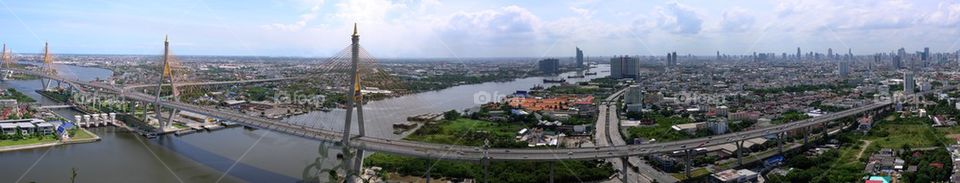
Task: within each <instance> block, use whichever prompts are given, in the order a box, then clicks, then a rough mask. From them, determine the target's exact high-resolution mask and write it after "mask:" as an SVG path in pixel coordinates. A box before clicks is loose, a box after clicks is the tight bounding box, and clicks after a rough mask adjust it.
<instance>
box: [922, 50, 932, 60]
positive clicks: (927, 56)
mask: <svg viewBox="0 0 960 183" xmlns="http://www.w3.org/2000/svg"><path fill="white" fill-rule="evenodd" d="M920 60H923V61H930V47H924V48H923V54H922V55H920Z"/></svg>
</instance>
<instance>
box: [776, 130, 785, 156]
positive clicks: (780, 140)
mask: <svg viewBox="0 0 960 183" xmlns="http://www.w3.org/2000/svg"><path fill="white" fill-rule="evenodd" d="M784 133H786V132H780V133H777V141H778V142H777V152H779V153H780V155H781V156H783V141H784V140H786V139H784V137H786V135H785V134H784Z"/></svg>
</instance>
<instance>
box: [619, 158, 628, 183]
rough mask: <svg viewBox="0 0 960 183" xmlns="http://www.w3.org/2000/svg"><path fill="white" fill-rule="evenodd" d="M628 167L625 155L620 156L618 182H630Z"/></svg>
mask: <svg viewBox="0 0 960 183" xmlns="http://www.w3.org/2000/svg"><path fill="white" fill-rule="evenodd" d="M629 177H630V169H627V157H620V182H623V183H630V180H627V178H629Z"/></svg>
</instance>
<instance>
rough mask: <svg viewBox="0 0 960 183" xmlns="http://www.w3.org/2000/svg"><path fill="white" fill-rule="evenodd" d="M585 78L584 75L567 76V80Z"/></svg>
mask: <svg viewBox="0 0 960 183" xmlns="http://www.w3.org/2000/svg"><path fill="white" fill-rule="evenodd" d="M583 77H584V76H583V75H573V76H567V78H583Z"/></svg>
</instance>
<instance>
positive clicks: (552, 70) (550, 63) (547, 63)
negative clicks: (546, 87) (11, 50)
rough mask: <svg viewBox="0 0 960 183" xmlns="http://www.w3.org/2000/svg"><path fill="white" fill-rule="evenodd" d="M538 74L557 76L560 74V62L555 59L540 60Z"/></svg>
mask: <svg viewBox="0 0 960 183" xmlns="http://www.w3.org/2000/svg"><path fill="white" fill-rule="evenodd" d="M539 65H540V72H542V73H544V74H559V73H560V60H559V59H555V58H548V59H543V60H540V64H539Z"/></svg>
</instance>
